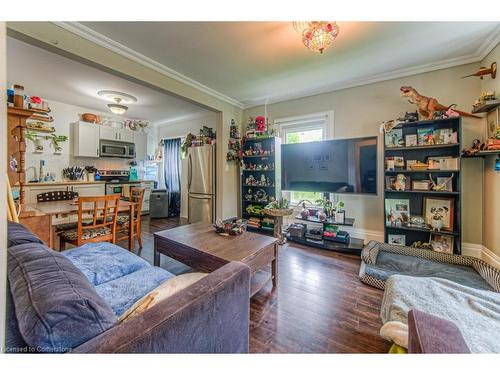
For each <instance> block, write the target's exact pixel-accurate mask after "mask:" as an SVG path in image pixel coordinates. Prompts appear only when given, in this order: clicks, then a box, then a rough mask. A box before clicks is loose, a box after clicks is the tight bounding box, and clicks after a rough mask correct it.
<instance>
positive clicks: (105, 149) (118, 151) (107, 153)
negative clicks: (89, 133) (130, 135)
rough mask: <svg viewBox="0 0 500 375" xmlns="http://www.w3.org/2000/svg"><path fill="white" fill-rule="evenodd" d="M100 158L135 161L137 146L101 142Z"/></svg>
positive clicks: (126, 143) (125, 143)
mask: <svg viewBox="0 0 500 375" xmlns="http://www.w3.org/2000/svg"><path fill="white" fill-rule="evenodd" d="M99 156H101V157H112V158H126V159H133V158H135V145H134V144H133V143H128V142H115V141H106V140H101V141H100V143H99Z"/></svg>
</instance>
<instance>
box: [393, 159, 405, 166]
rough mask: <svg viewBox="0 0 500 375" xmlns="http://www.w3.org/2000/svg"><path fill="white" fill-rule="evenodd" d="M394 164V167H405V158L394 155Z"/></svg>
mask: <svg viewBox="0 0 500 375" xmlns="http://www.w3.org/2000/svg"><path fill="white" fill-rule="evenodd" d="M394 166H395V167H396V168H401V169H404V167H405V158H404V157H402V156H394Z"/></svg>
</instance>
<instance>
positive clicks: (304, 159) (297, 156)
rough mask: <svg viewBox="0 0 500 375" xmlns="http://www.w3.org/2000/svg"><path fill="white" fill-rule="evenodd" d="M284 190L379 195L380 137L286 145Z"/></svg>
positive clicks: (283, 167) (283, 169)
mask: <svg viewBox="0 0 500 375" xmlns="http://www.w3.org/2000/svg"><path fill="white" fill-rule="evenodd" d="M281 188H282V190H289V191H314V192H328V193H352V194H377V137H367V138H352V139H339V140H330V141H321V142H309V143H295V144H284V145H282V146H281Z"/></svg>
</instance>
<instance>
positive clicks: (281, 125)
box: [274, 111, 334, 206]
mask: <svg viewBox="0 0 500 375" xmlns="http://www.w3.org/2000/svg"><path fill="white" fill-rule="evenodd" d="M321 121H323V124H320V122H321ZM274 128H275V129H277V130H278V134H279V136H280V137H281V139H282V141H283V144H286V135H287V134H288V133H297V132H300V131H307V130H316V129H321V130H322V132H323V137H322V138H323V139H322V140H323V141H324V140H327V139H333V135H334V113H333V111H327V112H319V113H310V114H306V115H300V116H293V117H284V118H278V119H276V120H274ZM282 196H283V198H286V199H288V201H289V202H290V204H291V205H293V206H295V205H297V203H298V202H292V201H291V196H292V194H291V192H290V191H283V192H282Z"/></svg>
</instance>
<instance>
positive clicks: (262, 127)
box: [255, 116, 266, 134]
mask: <svg viewBox="0 0 500 375" xmlns="http://www.w3.org/2000/svg"><path fill="white" fill-rule="evenodd" d="M265 131H266V119H265V118H264V116H257V117H256V118H255V132H256V133H260V134H262V133H264V132H265Z"/></svg>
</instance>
